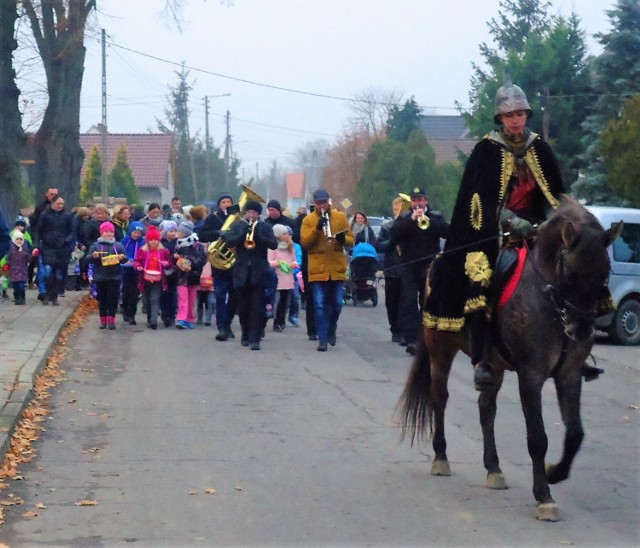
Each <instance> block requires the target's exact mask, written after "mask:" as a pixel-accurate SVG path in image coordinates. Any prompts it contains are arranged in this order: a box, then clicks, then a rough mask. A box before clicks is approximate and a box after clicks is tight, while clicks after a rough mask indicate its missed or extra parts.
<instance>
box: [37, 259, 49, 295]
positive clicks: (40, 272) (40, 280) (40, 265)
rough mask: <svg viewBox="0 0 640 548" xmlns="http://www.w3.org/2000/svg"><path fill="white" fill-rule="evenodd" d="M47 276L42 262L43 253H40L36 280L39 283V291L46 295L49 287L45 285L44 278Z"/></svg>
mask: <svg viewBox="0 0 640 548" xmlns="http://www.w3.org/2000/svg"><path fill="white" fill-rule="evenodd" d="M45 278H46V268H45V266H44V263H43V262H42V255H38V271H37V272H36V282H37V283H38V293H40V294H41V295H44V294H45V293H46V292H47V288H46V287H45V285H44V279H45Z"/></svg>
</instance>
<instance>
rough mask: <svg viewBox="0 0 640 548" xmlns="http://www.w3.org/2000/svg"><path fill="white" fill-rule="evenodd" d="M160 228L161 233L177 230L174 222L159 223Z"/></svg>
mask: <svg viewBox="0 0 640 548" xmlns="http://www.w3.org/2000/svg"><path fill="white" fill-rule="evenodd" d="M160 228H161V229H162V232H163V233H164V232H167V231H169V230H176V229H177V228H178V224H177V223H176V222H175V221H169V220H166V219H165V220H164V221H162V222H161V223H160Z"/></svg>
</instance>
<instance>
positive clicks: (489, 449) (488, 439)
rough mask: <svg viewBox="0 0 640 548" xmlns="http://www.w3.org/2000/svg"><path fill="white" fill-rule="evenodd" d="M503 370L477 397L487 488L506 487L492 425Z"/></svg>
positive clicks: (494, 418)
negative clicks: (490, 385)
mask: <svg viewBox="0 0 640 548" xmlns="http://www.w3.org/2000/svg"><path fill="white" fill-rule="evenodd" d="M503 379H504V371H501V372H500V373H499V374H496V379H495V384H494V385H493V386H492V387H491V388H490V389H488V390H484V391H482V392H480V396H479V397H478V410H479V412H480V426H481V427H482V440H483V444H484V451H483V461H484V467H485V468H486V469H487V480H486V486H487V487H488V488H489V489H506V488H507V482H506V481H505V479H504V474H503V473H502V470H500V459H499V458H498V450H497V449H496V438H495V434H494V425H495V420H496V410H497V405H496V399H497V397H498V392H499V391H500V387H501V386H502V381H503Z"/></svg>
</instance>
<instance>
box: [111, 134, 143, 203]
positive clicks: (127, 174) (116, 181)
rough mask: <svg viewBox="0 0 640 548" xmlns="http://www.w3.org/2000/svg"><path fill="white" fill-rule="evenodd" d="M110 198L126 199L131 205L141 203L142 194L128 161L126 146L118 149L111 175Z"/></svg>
mask: <svg viewBox="0 0 640 548" xmlns="http://www.w3.org/2000/svg"><path fill="white" fill-rule="evenodd" d="M109 196H113V197H115V198H126V199H127V203H129V204H138V203H140V194H139V193H138V188H137V187H136V183H135V179H134V177H133V172H132V171H131V167H130V166H129V160H128V159H127V148H126V147H125V146H124V145H120V148H118V152H117V154H116V162H115V164H114V166H113V169H112V170H111V173H110V174H109Z"/></svg>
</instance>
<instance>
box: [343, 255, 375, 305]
mask: <svg viewBox="0 0 640 548" xmlns="http://www.w3.org/2000/svg"><path fill="white" fill-rule="evenodd" d="M378 270H379V266H378V254H377V252H376V250H375V248H374V247H373V246H372V245H371V244H368V243H359V244H357V245H356V246H355V247H354V248H353V254H352V255H351V262H350V263H349V271H350V272H349V279H348V280H347V283H346V286H345V297H344V299H345V302H347V301H348V300H349V299H350V300H351V301H352V302H353V306H356V305H357V304H358V303H359V302H361V303H362V302H365V301H371V304H372V306H377V304H378V279H377V277H376V272H378Z"/></svg>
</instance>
